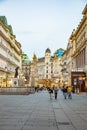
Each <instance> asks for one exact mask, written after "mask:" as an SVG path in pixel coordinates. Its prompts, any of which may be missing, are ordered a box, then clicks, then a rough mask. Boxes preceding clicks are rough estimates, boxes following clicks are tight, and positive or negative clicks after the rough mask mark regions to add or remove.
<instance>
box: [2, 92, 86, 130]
mask: <svg viewBox="0 0 87 130" xmlns="http://www.w3.org/2000/svg"><path fill="white" fill-rule="evenodd" d="M72 96H73V99H72V100H70V99H67V100H65V99H64V97H63V94H62V92H61V91H59V93H58V99H57V100H55V99H54V96H52V100H50V96H49V93H48V92H47V91H41V92H38V93H35V94H31V95H0V130H87V95H86V94H85V93H81V94H79V95H77V94H73V95H72Z"/></svg>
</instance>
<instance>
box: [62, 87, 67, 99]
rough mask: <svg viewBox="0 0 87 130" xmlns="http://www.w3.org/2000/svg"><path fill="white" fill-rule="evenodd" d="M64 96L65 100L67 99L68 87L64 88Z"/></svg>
mask: <svg viewBox="0 0 87 130" xmlns="http://www.w3.org/2000/svg"><path fill="white" fill-rule="evenodd" d="M62 91H63V96H64V99H67V86H63V89H62Z"/></svg>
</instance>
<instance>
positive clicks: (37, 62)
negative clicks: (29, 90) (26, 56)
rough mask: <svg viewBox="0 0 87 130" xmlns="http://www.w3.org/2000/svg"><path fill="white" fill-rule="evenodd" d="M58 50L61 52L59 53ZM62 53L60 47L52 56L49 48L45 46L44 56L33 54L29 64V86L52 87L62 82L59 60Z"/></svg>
mask: <svg viewBox="0 0 87 130" xmlns="http://www.w3.org/2000/svg"><path fill="white" fill-rule="evenodd" d="M60 52H62V53H61V54H60ZM63 53H64V50H63V49H61V48H60V49H58V50H57V51H56V52H55V53H54V55H53V56H52V55H51V50H50V49H49V48H47V49H46V51H45V56H44V57H42V58H37V56H36V55H35V54H34V56H33V60H32V62H31V65H30V67H31V73H30V79H31V86H38V85H39V86H45V87H47V86H48V87H52V86H53V85H59V83H61V82H62V77H61V75H62V74H61V65H60V62H61V59H62V54H63Z"/></svg>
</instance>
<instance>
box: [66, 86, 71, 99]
mask: <svg viewBox="0 0 87 130" xmlns="http://www.w3.org/2000/svg"><path fill="white" fill-rule="evenodd" d="M67 92H68V99H72V95H71V93H72V87H71V86H68V88H67Z"/></svg>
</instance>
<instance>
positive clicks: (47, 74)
mask: <svg viewBox="0 0 87 130" xmlns="http://www.w3.org/2000/svg"><path fill="white" fill-rule="evenodd" d="M50 77H51V51H50V49H49V48H47V49H46V51H45V78H46V79H50Z"/></svg>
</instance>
